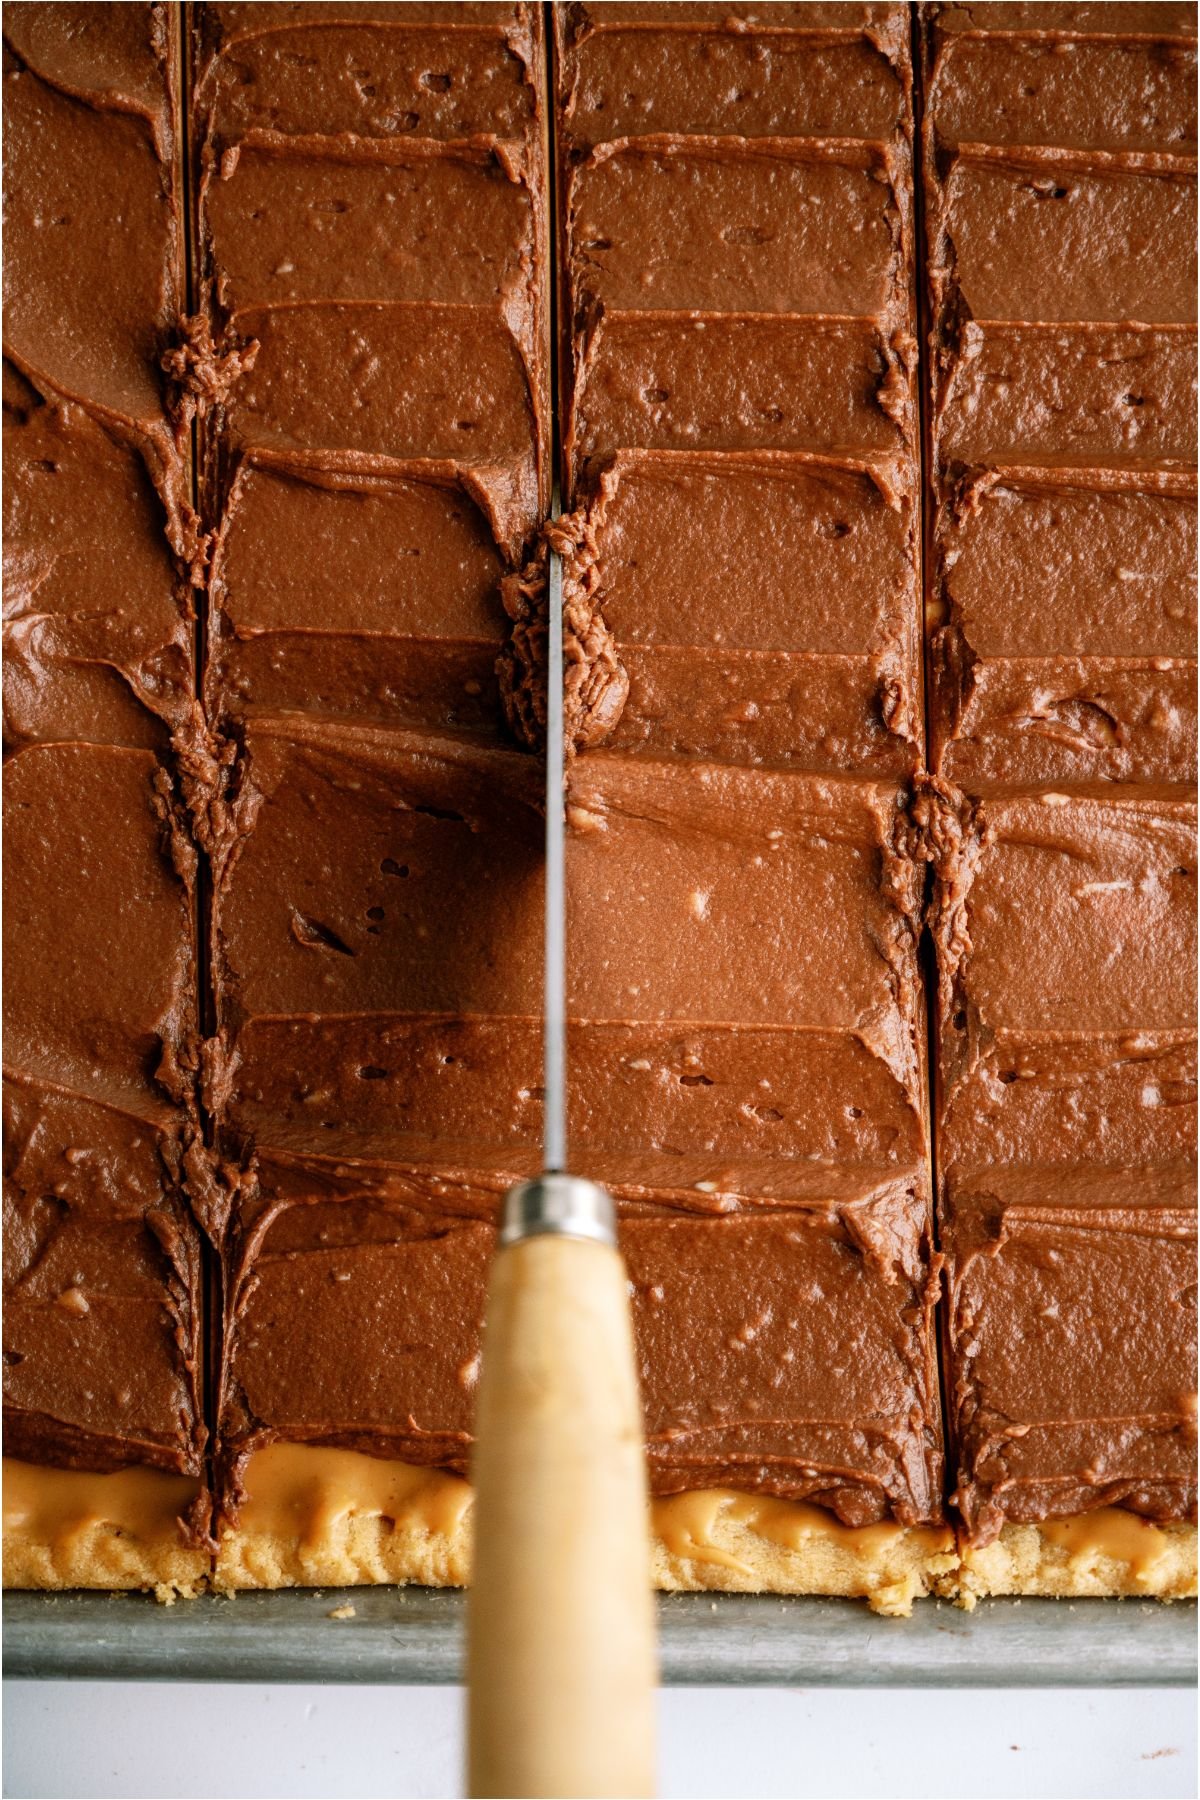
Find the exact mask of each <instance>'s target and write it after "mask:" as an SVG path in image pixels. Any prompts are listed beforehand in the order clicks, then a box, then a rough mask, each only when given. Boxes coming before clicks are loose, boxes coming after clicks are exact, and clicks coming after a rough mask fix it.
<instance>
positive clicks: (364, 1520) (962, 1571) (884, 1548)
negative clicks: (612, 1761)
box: [4, 1444, 1196, 1614]
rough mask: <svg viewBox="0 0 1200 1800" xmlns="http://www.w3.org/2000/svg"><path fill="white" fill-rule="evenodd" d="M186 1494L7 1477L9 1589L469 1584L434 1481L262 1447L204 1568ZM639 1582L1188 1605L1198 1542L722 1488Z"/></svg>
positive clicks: (1106, 1524)
mask: <svg viewBox="0 0 1200 1800" xmlns="http://www.w3.org/2000/svg"><path fill="white" fill-rule="evenodd" d="M196 1492H197V1483H196V1482H194V1481H189V1480H186V1479H183V1478H180V1477H177V1476H171V1475H163V1474H160V1473H158V1472H157V1471H154V1470H147V1469H130V1470H124V1471H122V1472H121V1473H119V1474H116V1475H89V1474H81V1473H77V1472H76V1471H73V1470H65V1469H49V1468H40V1467H33V1466H32V1465H30V1464H26V1463H20V1462H15V1461H12V1460H11V1459H6V1461H5V1464H4V1559H5V1561H4V1576H5V1585H6V1586H9V1587H37V1588H61V1587H111V1588H119V1587H154V1588H157V1589H159V1590H160V1597H163V1598H166V1597H169V1596H171V1595H173V1594H174V1593H175V1592H176V1591H178V1592H182V1593H185V1594H190V1593H193V1592H195V1591H196V1589H197V1588H198V1587H199V1586H201V1585H203V1584H204V1582H205V1580H206V1578H209V1579H211V1584H212V1585H213V1586H215V1587H216V1588H217V1589H219V1590H221V1591H224V1592H231V1591H234V1590H236V1589H240V1588H279V1587H342V1586H345V1587H349V1586H357V1585H361V1584H364V1583H406V1582H415V1583H419V1584H422V1585H428V1586H433V1587H460V1586H463V1585H465V1583H466V1582H467V1581H468V1580H469V1577H470V1567H471V1510H472V1498H473V1497H472V1493H471V1488H470V1486H469V1484H468V1483H467V1482H466V1481H463V1480H461V1479H460V1478H459V1477H458V1476H456V1475H449V1474H447V1473H446V1472H445V1471H444V1470H441V1469H418V1468H412V1467H410V1466H409V1465H407V1464H405V1463H398V1462H386V1461H381V1460H379V1459H377V1458H375V1457H371V1456H362V1455H359V1454H358V1453H356V1452H354V1451H349V1450H330V1449H325V1448H323V1447H319V1446H315V1445H300V1444H274V1445H271V1446H270V1447H269V1448H268V1449H265V1450H260V1451H258V1452H257V1453H256V1454H255V1455H254V1456H253V1457H251V1459H250V1462H249V1465H248V1469H247V1476H246V1498H245V1501H244V1504H243V1506H242V1509H241V1517H240V1520H239V1523H238V1526H237V1528H236V1529H231V1528H227V1529H226V1530H225V1532H224V1534H223V1536H222V1539H221V1542H220V1546H219V1549H218V1553H217V1558H216V1564H215V1568H213V1569H212V1570H211V1574H210V1566H209V1562H208V1559H207V1558H206V1557H205V1556H204V1555H203V1554H202V1553H201V1552H198V1551H194V1550H189V1549H187V1548H186V1547H185V1546H184V1544H183V1540H182V1534H181V1530H180V1526H179V1517H180V1515H181V1514H182V1512H183V1511H184V1510H185V1509H186V1507H187V1506H188V1505H189V1503H190V1502H191V1501H192V1500H193V1499H194V1497H195V1495H196ZM651 1522H652V1532H653V1535H652V1546H651V1567H652V1573H653V1579H654V1583H655V1585H656V1586H657V1587H660V1588H666V1589H681V1588H686V1589H703V1590H710V1589H713V1590H715V1589H723V1590H726V1591H737V1592H742V1593H756V1592H766V1593H795V1594H840V1595H850V1596H860V1597H863V1598H865V1599H866V1600H867V1601H868V1602H869V1604H870V1605H871V1607H872V1608H873V1609H874V1610H875V1611H876V1612H881V1613H888V1614H906V1613H908V1612H909V1611H910V1610H911V1607H912V1602H913V1601H914V1599H918V1598H920V1597H921V1596H922V1595H923V1594H927V1593H930V1592H936V1593H938V1594H941V1595H943V1596H945V1597H947V1598H957V1599H959V1600H960V1602H961V1603H962V1604H963V1605H965V1606H967V1607H971V1606H974V1604H975V1601H976V1599H977V1598H978V1597H980V1596H982V1595H986V1594H1048V1595H1061V1596H1065V1597H1086V1596H1089V1595H1095V1596H1105V1595H1118V1594H1126V1595H1141V1596H1142V1597H1155V1598H1161V1599H1178V1598H1183V1597H1185V1596H1188V1595H1192V1594H1194V1593H1195V1592H1196V1530H1195V1527H1194V1526H1191V1525H1185V1524H1179V1525H1162V1526H1160V1525H1154V1524H1151V1523H1150V1522H1149V1521H1147V1520H1144V1519H1139V1518H1137V1517H1136V1516H1135V1515H1133V1514H1131V1513H1127V1512H1123V1511H1121V1510H1120V1509H1118V1508H1104V1509H1101V1510H1099V1511H1097V1512H1093V1513H1088V1514H1085V1515H1083V1516H1082V1517H1080V1518H1074V1519H1061V1520H1052V1521H1048V1522H1047V1523H1045V1524H1042V1525H1008V1526H1006V1527H1005V1529H1004V1531H1003V1532H1002V1533H1001V1535H1000V1537H999V1539H998V1540H997V1541H996V1542H995V1543H994V1544H990V1545H988V1546H987V1547H986V1548H984V1549H970V1548H966V1549H964V1550H963V1552H962V1554H961V1557H960V1555H959V1552H958V1550H957V1549H956V1545H955V1538H954V1533H953V1532H952V1531H951V1530H949V1529H948V1528H932V1527H925V1528H907V1527H904V1526H901V1525H896V1524H890V1523H888V1524H880V1525H868V1526H863V1527H860V1528H857V1529H856V1528H853V1527H850V1526H846V1525H842V1524H840V1523H839V1522H838V1521H837V1520H836V1519H835V1518H833V1517H832V1516H831V1515H830V1514H829V1513H827V1512H824V1511H823V1510H822V1509H821V1508H820V1507H816V1506H810V1505H807V1504H805V1503H804V1502H801V1501H792V1500H777V1499H773V1498H771V1497H769V1496H766V1495H756V1494H745V1493H740V1492H737V1491H735V1490H733V1489H729V1488H707V1489H703V1490H700V1491H698V1492H693V1493H687V1494H676V1495H672V1496H670V1497H669V1498H666V1499H660V1500H655V1501H653V1502H652V1503H651Z"/></svg>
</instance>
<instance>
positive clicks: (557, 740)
mask: <svg viewBox="0 0 1200 1800" xmlns="http://www.w3.org/2000/svg"><path fill="white" fill-rule="evenodd" d="M558 515H559V500H558V490H557V489H555V493H554V498H553V500H552V502H551V507H550V516H551V518H552V519H557V518H558ZM549 556H550V572H549V587H548V599H549V605H548V609H547V620H546V631H547V657H546V892H545V907H546V912H545V986H544V990H543V1008H544V1015H545V1016H544V1021H543V1034H544V1035H543V1052H542V1054H543V1059H544V1072H543V1085H544V1087H545V1101H544V1114H543V1125H542V1166H543V1168H544V1169H545V1170H546V1171H547V1173H558V1172H561V1171H563V1170H565V1169H566V1166H567V1019H566V944H567V895H566V876H565V861H566V858H565V850H566V770H565V753H566V748H565V744H564V740H563V597H562V561H561V559H560V558H559V556H558V554H557V552H556V551H554V550H553V549H551V550H550V552H549Z"/></svg>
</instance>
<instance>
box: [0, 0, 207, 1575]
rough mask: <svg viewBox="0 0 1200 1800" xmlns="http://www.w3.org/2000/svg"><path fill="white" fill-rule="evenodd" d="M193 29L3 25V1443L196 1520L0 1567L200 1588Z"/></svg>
mask: <svg viewBox="0 0 1200 1800" xmlns="http://www.w3.org/2000/svg"><path fill="white" fill-rule="evenodd" d="M177 52H178V44H177V42H176V39H175V35H174V26H173V23H172V19H171V17H170V16H169V15H168V14H167V13H166V12H164V11H163V9H160V8H157V7H151V6H148V5H147V6H141V5H131V6H125V7H119V8H115V9H107V10H106V9H92V8H44V7H42V8H39V7H33V8H29V9H25V10H20V9H18V10H17V11H15V12H14V13H13V15H12V16H11V17H6V19H5V76H6V79H5V92H6V99H7V103H8V104H7V119H6V135H5V186H6V226H7V234H8V262H7V267H6V287H5V327H4V330H5V335H4V347H5V379H4V462H5V474H6V477H7V481H6V493H5V577H6V582H7V587H8V600H9V602H10V604H9V606H8V608H7V609H6V620H5V667H4V697H5V745H6V749H7V750H8V751H9V752H10V754H9V757H8V762H7V766H6V770H5V822H6V854H5V900H6V906H5V949H6V954H7V962H8V979H7V982H6V987H5V1027H6V1032H5V1126H6V1144H5V1231H4V1236H5V1327H4V1329H5V1353H4V1361H5V1371H4V1374H5V1444H6V1448H7V1449H8V1451H9V1452H10V1453H11V1454H12V1455H14V1456H16V1457H18V1458H21V1459H24V1461H25V1462H26V1463H27V1464H29V1465H38V1466H37V1467H33V1466H31V1467H30V1468H29V1470H28V1475H29V1479H30V1480H32V1481H33V1482H34V1483H35V1485H37V1484H38V1483H41V1484H42V1487H43V1488H44V1487H45V1486H46V1484H49V1485H50V1486H51V1487H55V1491H56V1492H59V1493H60V1494H62V1493H65V1492H66V1490H67V1488H72V1491H75V1488H77V1487H78V1486H79V1484H81V1483H82V1484H85V1485H86V1484H87V1483H89V1482H94V1481H109V1482H113V1481H115V1482H118V1483H125V1484H126V1485H130V1484H131V1485H132V1486H133V1487H137V1486H138V1485H139V1484H140V1483H147V1484H149V1485H154V1484H155V1483H156V1482H157V1483H159V1484H163V1483H165V1484H167V1486H168V1487H169V1488H170V1490H171V1492H172V1494H173V1496H174V1500H173V1505H174V1508H175V1511H176V1512H177V1513H180V1514H186V1519H187V1527H186V1529H187V1534H188V1543H186V1544H185V1543H184V1541H183V1538H182V1537H181V1535H180V1531H179V1530H178V1529H176V1528H174V1527H173V1528H172V1531H171V1533H170V1534H168V1536H169V1541H168V1539H167V1538H164V1537H163V1536H162V1534H159V1535H158V1536H157V1537H156V1538H155V1540H154V1542H153V1543H150V1544H148V1545H145V1546H142V1548H141V1549H140V1550H139V1552H138V1557H140V1559H141V1560H140V1561H139V1560H138V1558H134V1559H133V1560H130V1559H129V1558H127V1557H125V1555H124V1553H123V1552H122V1551H121V1550H120V1548H119V1547H116V1546H114V1544H113V1542H112V1541H111V1538H112V1534H111V1532H109V1530H108V1527H107V1526H106V1525H105V1524H103V1522H102V1521H96V1520H93V1521H91V1522H90V1523H87V1522H82V1523H80V1529H79V1532H74V1533H73V1535H72V1536H71V1544H70V1546H68V1547H66V1548H64V1546H63V1545H62V1544H61V1543H60V1542H59V1538H58V1535H56V1533H57V1527H56V1528H55V1530H51V1529H50V1527H49V1525H48V1523H47V1519H46V1517H45V1516H44V1515H43V1512H42V1511H39V1510H38V1509H37V1508H34V1510H33V1511H32V1512H30V1513H29V1514H28V1516H23V1518H22V1521H21V1522H20V1528H19V1530H18V1534H17V1535H18V1540H19V1541H18V1543H17V1545H16V1548H15V1551H12V1553H11V1555H10V1556H9V1558H8V1559H7V1562H8V1566H7V1570H6V1573H7V1576H8V1578H9V1579H10V1580H11V1579H17V1580H22V1581H25V1580H28V1581H33V1582H34V1583H35V1584H45V1585H52V1586H63V1585H71V1584H72V1583H74V1582H91V1583H93V1584H95V1583H102V1584H103V1585H110V1586H125V1585H130V1584H133V1585H142V1584H145V1583H147V1582H149V1583H151V1584H153V1583H155V1582H164V1583H167V1584H171V1583H175V1584H176V1585H178V1584H179V1583H181V1582H184V1581H186V1580H191V1579H194V1577H195V1574H196V1572H197V1569H198V1567H199V1561H198V1556H199V1553H198V1552H197V1551H196V1549H195V1547H194V1543H193V1542H192V1540H191V1536H190V1534H191V1533H193V1532H194V1531H196V1530H198V1529H200V1528H201V1527H202V1526H203V1523H204V1519H205V1516H206V1501H205V1497H204V1494H203V1491H202V1488H203V1484H202V1481H201V1479H200V1478H201V1476H202V1473H203V1468H202V1450H203V1445H204V1435H205V1434H204V1427H203V1424H202V1414H201V1398H200V1384H201V1368H202V1362H203V1358H202V1354H201V1333H202V1317H201V1279H200V1247H199V1241H198V1233H197V1230H196V1226H195V1223H194V1220H193V1217H192V1214H191V1210H190V1204H189V1194H188V1184H187V1169H188V1167H189V1165H190V1163H191V1160H192V1158H193V1156H194V1154H195V1147H196V1139H197V1132H198V1125H197V1117H196V1105H195V1096H194V1091H193V1076H194V1070H195V1067H196V1058H197V1030H196V979H197V977H196V968H195V957H194V946H193V930H192V888H193V875H194V863H195V855H194V850H193V848H192V845H191V834H190V826H189V819H188V812H187V807H186V804H185V802H186V801H187V800H189V799H191V798H194V797H195V796H196V795H197V794H198V793H199V792H201V791H202V790H203V789H204V786H205V783H206V781H207V777H208V772H209V769H210V761H209V756H208V746H207V744H206V740H205V736H204V732H203V729H202V726H201V722H200V718H199V710H198V707H197V705H196V702H195V698H194V694H195V670H194V660H193V651H192V638H193V621H192V611H191V602H190V594H189V577H190V573H191V569H192V568H193V567H194V565H195V561H196V555H197V548H198V546H197V539H196V533H195V522H194V518H193V516H192V513H191V508H190V505H189V488H188V471H187V467H186V463H185V462H184V460H183V459H182V457H181V454H180V451H179V449H178V447H177V444H176V441H175V438H174V435H173V433H172V431H171V429H170V427H169V425H168V423H167V419H166V414H165V408H164V401H163V383H162V374H161V370H160V367H159V363H160V357H161V356H162V355H163V353H164V352H166V351H167V350H168V349H169V347H170V345H171V342H172V340H173V338H174V334H175V327H176V322H177V318H178V312H179V308H180V304H181V295H182V286H183V273H182V267H183V237H182V229H181V221H180V217H179V210H178V207H179V201H178V194H177V169H176V147H175V143H174V125H173V116H174V104H175V93H174V85H173V83H174V67H175V61H176V58H177ZM117 241H119V243H120V248H121V254H120V255H119V256H117V257H115V258H114V254H113V245H114V242H117ZM97 1471H99V1472H103V1473H100V1474H97V1473H96V1472H97ZM117 1472H120V1473H117ZM56 1484H57V1485H56ZM72 1484H75V1485H74V1487H72ZM6 1485H7V1484H6ZM160 1491H165V1489H162V1490H160ZM43 1527H45V1529H43ZM106 1534H107V1535H106ZM189 1546H190V1547H189ZM10 1548H11V1547H10ZM60 1552H61V1554H60ZM14 1557H15V1560H14ZM189 1571H190V1574H189Z"/></svg>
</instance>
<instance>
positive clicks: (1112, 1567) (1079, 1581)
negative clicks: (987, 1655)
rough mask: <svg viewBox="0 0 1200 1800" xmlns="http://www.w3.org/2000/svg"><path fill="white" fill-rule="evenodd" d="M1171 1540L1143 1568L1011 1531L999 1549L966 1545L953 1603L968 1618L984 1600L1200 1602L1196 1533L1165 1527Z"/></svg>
mask: <svg viewBox="0 0 1200 1800" xmlns="http://www.w3.org/2000/svg"><path fill="white" fill-rule="evenodd" d="M1156 1530H1157V1531H1158V1532H1159V1533H1160V1534H1161V1536H1162V1538H1163V1539H1164V1540H1165V1542H1164V1543H1163V1545H1162V1547H1161V1551H1160V1553H1159V1554H1157V1555H1156V1556H1155V1557H1154V1558H1153V1559H1152V1560H1149V1561H1143V1562H1141V1563H1138V1562H1136V1561H1131V1560H1130V1559H1128V1558H1125V1557H1120V1556H1113V1555H1108V1554H1106V1553H1105V1552H1104V1550H1103V1548H1102V1547H1100V1546H1099V1544H1098V1543H1096V1542H1095V1541H1093V1543H1092V1544H1091V1545H1090V1546H1087V1547H1085V1548H1084V1549H1083V1550H1071V1549H1069V1548H1067V1547H1065V1546H1064V1545H1063V1544H1062V1543H1060V1542H1056V1541H1055V1540H1054V1538H1052V1537H1051V1536H1049V1535H1048V1534H1047V1533H1046V1532H1045V1531H1043V1529H1042V1527H1041V1526H1040V1525H1013V1524H1009V1525H1005V1526H1004V1528H1003V1530H1002V1531H1001V1533H1000V1536H999V1537H998V1538H997V1539H996V1540H995V1542H994V1543H991V1544H987V1545H985V1546H984V1547H983V1548H975V1547H972V1546H970V1545H966V1546H964V1548H963V1553H962V1559H961V1564H960V1567H959V1569H958V1571H957V1574H956V1577H955V1588H956V1591H955V1593H954V1595H953V1598H954V1599H956V1600H957V1602H958V1604H959V1605H960V1606H962V1607H965V1608H966V1609H967V1610H968V1611H970V1609H971V1608H972V1607H973V1606H974V1605H975V1603H976V1601H977V1600H980V1599H983V1598H986V1597H989V1596H1000V1595H1019V1596H1021V1597H1023V1598H1034V1597H1044V1598H1048V1599H1059V1600H1089V1599H1103V1600H1113V1599H1135V1598H1136V1599H1142V1600H1163V1601H1170V1600H1193V1599H1195V1597H1196V1587H1197V1583H1196V1573H1197V1569H1196V1563H1197V1531H1196V1527H1195V1526H1194V1525H1190V1524H1187V1523H1186V1522H1180V1523H1167V1524H1163V1525H1159V1526H1157V1527H1156Z"/></svg>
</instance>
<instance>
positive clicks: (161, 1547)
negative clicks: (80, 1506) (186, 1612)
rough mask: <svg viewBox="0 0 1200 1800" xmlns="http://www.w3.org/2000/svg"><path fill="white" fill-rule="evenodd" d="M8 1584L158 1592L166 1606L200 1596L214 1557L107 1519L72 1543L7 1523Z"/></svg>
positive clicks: (52, 1588) (50, 1588) (58, 1590)
mask: <svg viewBox="0 0 1200 1800" xmlns="http://www.w3.org/2000/svg"><path fill="white" fill-rule="evenodd" d="M3 1555H4V1586H5V1588H6V1589H20V1588H26V1589H39V1590H42V1591H46V1592H51V1593H61V1592H63V1591H65V1590H68V1589H77V1588H99V1589H103V1590H104V1591H106V1592H108V1593H126V1592H148V1593H153V1594H154V1595H155V1596H156V1597H157V1598H158V1599H159V1600H161V1601H162V1602H163V1603H164V1604H165V1605H168V1606H169V1605H170V1604H171V1602H172V1601H173V1600H174V1599H176V1598H177V1597H178V1598H180V1599H183V1600H191V1599H194V1598H195V1596H196V1595H197V1594H199V1593H202V1592H203V1591H204V1589H205V1588H206V1587H207V1586H208V1583H209V1577H210V1573H211V1569H212V1558H211V1556H210V1555H209V1554H208V1552H207V1551H205V1550H194V1549H189V1548H187V1546H186V1545H184V1544H180V1543H164V1542H163V1541H162V1540H161V1539H159V1538H154V1537H152V1538H148V1539H146V1538H139V1537H138V1536H136V1535H135V1534H134V1533H132V1532H128V1531H126V1530H124V1529H123V1528H122V1527H121V1526H120V1525H116V1524H111V1523H108V1522H107V1521H105V1522H97V1523H95V1524H94V1525H90V1526H87V1527H86V1528H84V1529H82V1530H80V1531H78V1532H76V1533H75V1534H74V1535H73V1536H72V1538H71V1540H70V1542H69V1543H67V1544H64V1543H63V1542H62V1541H61V1540H53V1539H46V1538H40V1537H36V1536H34V1535H33V1533H31V1532H29V1531H27V1530H25V1529H24V1528H23V1527H20V1526H17V1527H15V1528H14V1527H8V1526H6V1527H5V1530H4V1538H3Z"/></svg>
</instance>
